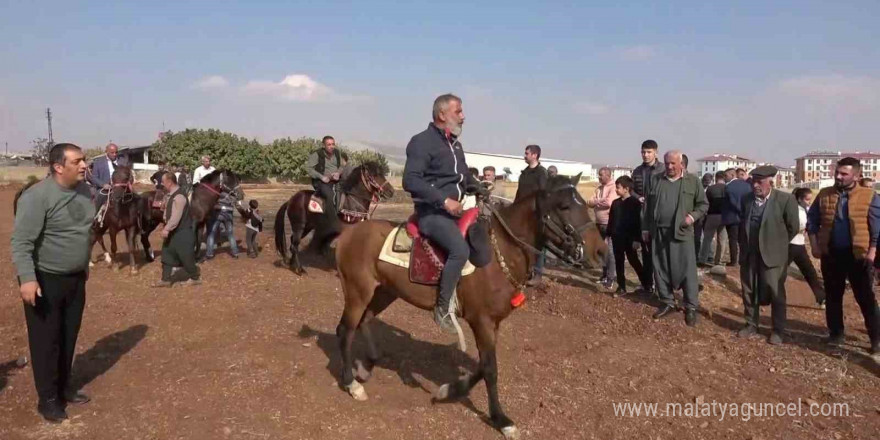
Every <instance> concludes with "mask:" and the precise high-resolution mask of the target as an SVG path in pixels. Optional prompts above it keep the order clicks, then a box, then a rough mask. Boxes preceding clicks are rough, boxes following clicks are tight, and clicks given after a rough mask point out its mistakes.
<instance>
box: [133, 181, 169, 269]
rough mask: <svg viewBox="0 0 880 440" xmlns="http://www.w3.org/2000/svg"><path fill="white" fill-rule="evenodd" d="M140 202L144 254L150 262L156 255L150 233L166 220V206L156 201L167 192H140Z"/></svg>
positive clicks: (139, 211)
mask: <svg viewBox="0 0 880 440" xmlns="http://www.w3.org/2000/svg"><path fill="white" fill-rule="evenodd" d="M140 196H141V197H140V201H139V202H138V215H139V216H140V218H141V245H143V247H144V255H145V258H146V259H147V261H148V262H151V263H152V262H153V260H155V259H156V256H155V255H154V254H153V250H152V249H151V248H150V234H151V233H152V232H153V231H154V230H156V228H157V227H158V226H159V225H160V224H162V223H164V222H165V207H164V206H155V205H154V202H155V201H158V200H160V199H162V198H164V196H165V194H164V193H160V191H157V190H153V191H147V192H143V193H141V194H140Z"/></svg>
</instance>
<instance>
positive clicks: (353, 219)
mask: <svg viewBox="0 0 880 440" xmlns="http://www.w3.org/2000/svg"><path fill="white" fill-rule="evenodd" d="M335 199H336V213H337V217H339V220H341V221H343V222H344V223H349V224H352V223H358V222H362V221H364V220H366V219H367V217H368V216H369V214H368V213H367V212H365V211H364V212H362V211H361V210H359V209H357V208H354V209H353V208H352V207H350V206H346V202H348V200H349V199H348V198H347V197H346V196H345V193H344V192H342V191H339V190H337V191H336V197H335ZM324 203H327V201H326V200H324V198H323V197H321V196H320V195H318V193H313V194H312V197H311V198H310V199H309V206H308V210H309V212H314V213H316V214H323V213H324ZM362 208H363V207H362ZM366 209H369V206H368V207H366Z"/></svg>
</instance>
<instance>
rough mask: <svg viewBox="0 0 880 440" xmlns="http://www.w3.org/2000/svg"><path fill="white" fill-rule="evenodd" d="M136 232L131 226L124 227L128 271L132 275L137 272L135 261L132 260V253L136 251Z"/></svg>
mask: <svg viewBox="0 0 880 440" xmlns="http://www.w3.org/2000/svg"><path fill="white" fill-rule="evenodd" d="M136 232H137V231H135V230H134V229H133V228H126V229H125V244H127V245H128V264H129V272H130V273H131V274H132V275H137V273H138V268H137V263H135V261H134V253H135V252H136V251H137V249H136V246H137V242H136V241H135V240H136V235H137V233H136Z"/></svg>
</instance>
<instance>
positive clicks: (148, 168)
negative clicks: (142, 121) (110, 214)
mask: <svg viewBox="0 0 880 440" xmlns="http://www.w3.org/2000/svg"><path fill="white" fill-rule="evenodd" d="M150 148H152V146H151V145H146V146H142V147H122V146H120V147H119V150H118V151H119V157H124V158H125V162H126V163H128V164H130V165H131V169H132V170H134V174H135V180H136V181H139V182H146V181H149V178H150V176H151V175H152V174H153V173H155V172H156V171H159V165H158V164H157V163H156V161H155V160H153V159H151V158H150ZM102 156H104V155H103V154H101V155H99V156H95V157H94V158H92V160H94V159H95V158H98V157H102Z"/></svg>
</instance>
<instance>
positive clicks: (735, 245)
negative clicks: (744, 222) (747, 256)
mask: <svg viewBox="0 0 880 440" xmlns="http://www.w3.org/2000/svg"><path fill="white" fill-rule="evenodd" d="M724 229H727V245H728V246H727V248H728V249H729V250H730V263H731V264H739V262H740V261H739V257H738V255H739V251H741V250H742V249H740V248H739V223H734V224H732V225H724Z"/></svg>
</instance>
